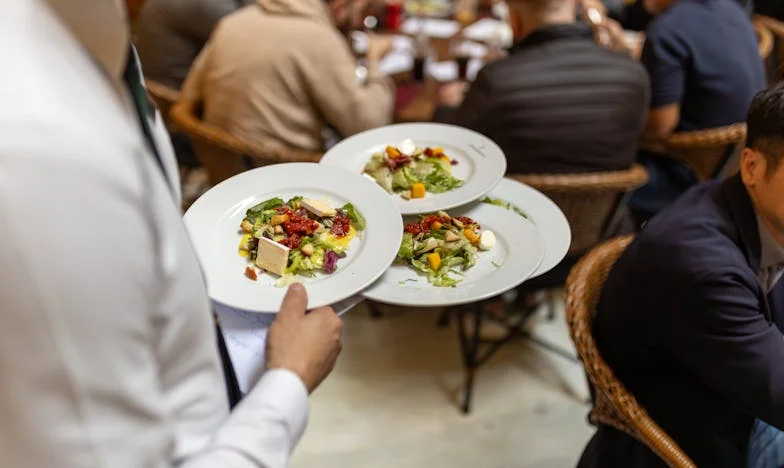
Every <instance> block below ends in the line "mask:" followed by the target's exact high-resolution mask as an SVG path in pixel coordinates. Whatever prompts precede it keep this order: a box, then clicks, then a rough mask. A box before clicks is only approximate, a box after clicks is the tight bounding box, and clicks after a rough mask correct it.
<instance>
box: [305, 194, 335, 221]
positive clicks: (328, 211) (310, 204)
mask: <svg viewBox="0 0 784 468" xmlns="http://www.w3.org/2000/svg"><path fill="white" fill-rule="evenodd" d="M300 203H301V204H302V207H303V208H305V209H306V210H308V211H310V212H311V213H313V214H314V215H316V216H320V217H324V216H335V213H337V212H336V211H335V208H332V207H331V206H329V203H327V202H323V201H321V200H313V199H310V198H306V199H304V200H302V201H301V202H300Z"/></svg>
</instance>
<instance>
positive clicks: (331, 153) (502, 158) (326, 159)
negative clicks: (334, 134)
mask: <svg viewBox="0 0 784 468" xmlns="http://www.w3.org/2000/svg"><path fill="white" fill-rule="evenodd" d="M401 127H419V128H427V127H431V128H432V129H434V131H435V129H437V128H446V129H448V130H449V131H455V132H460V133H465V134H467V135H471V137H473V138H477V139H479V140H480V141H481V142H482V144H483V145H486V146H488V147H489V148H491V149H492V154H493V158H496V157H497V162H498V164H499V168H500V170H499V171H497V173H496V174H494V175H493V177H492V180H491V182H492V183H489V184H487V187H485V188H483V189H481V190H479V189H478V190H476V191H475V194H472V195H471V196H470V197H468V199H465V197H461V198H460V200H462V201H458V200H457V199H456V200H455V201H453V202H448V203H443V204H440V205H438V206H435V207H433V208H427V209H423V208H416V206H417V202H416V201H415V202H414V203H413V204H412V203H411V202H410V201H407V202H405V203H403V202H402V201H400V197H399V196H395V195H393V194H388V193H387V195H389V196H390V198H392V199H393V200H394V201H395V204H396V205H397V207H398V209H399V211H400V213H401V214H402V215H403V216H410V215H418V214H425V213H432V212H435V211H439V210H451V209H454V208H458V207H462V206H465V205H468V204H470V203H472V202H474V201H476V200H479V199H480V198H482V197H484V196H485V195H486V194H487V193H488V192H490V191H491V190H492V189H493V188H494V187H496V186H497V185H498V183H499V182H500V181H501V179H502V178H503V177H504V175H505V174H506V169H507V161H506V155H505V153H504V151H503V150H502V149H501V147H500V146H499V145H498V144H497V143H496V142H494V141H493V140H491V139H490V138H488V137H487V136H485V135H482V134H481V133H479V132H477V131H474V130H471V129H469V128H465V127H460V126H458V125H452V124H446V123H440V122H404V123H395V124H391V125H385V126H383V127H376V128H372V129H369V130H365V131H364V132H360V133H357V134H355V135H352V136H350V137H348V138H345V139H344V140H342V141H340V142H339V143H337V144H336V145H335V146H333V147H332V148H330V149H329V150H327V151H326V152H325V153H324V156H322V158H321V160H320V161H319V164H324V165H326V166H331V167H338V168H343V169H345V170H348V171H350V172H353V171H352V170H351V169H348V168H346V167H345V166H343V165H338V164H335V163H334V162H333V161H334V160H335V159H336V158H338V157H339V156H336V155H337V154H338V151H339V150H340V148H341V146H347V145H348V144H350V143H351V141H352V140H356V139H359V138H363V137H364V138H367V136H368V135H369V134H373V133H381V132H384V131H390V130H391V129H393V128H401ZM381 143H384V142H381ZM387 143H388V142H387ZM466 153H467V154H471V153H468V152H466ZM480 162H481V161H480ZM461 188H462V187H458V188H456V189H453V190H450V191H448V192H445V193H450V192H451V193H454V192H457V191H459V190H460V189H461ZM382 190H383V189H382ZM385 193H386V192H385ZM431 203H432V202H431ZM412 206H413V208H410V209H407V207H412Z"/></svg>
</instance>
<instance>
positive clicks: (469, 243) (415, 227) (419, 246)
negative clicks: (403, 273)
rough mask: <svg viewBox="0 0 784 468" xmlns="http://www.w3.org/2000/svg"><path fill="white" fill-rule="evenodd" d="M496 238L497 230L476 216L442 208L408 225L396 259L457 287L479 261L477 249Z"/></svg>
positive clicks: (438, 283)
mask: <svg viewBox="0 0 784 468" xmlns="http://www.w3.org/2000/svg"><path fill="white" fill-rule="evenodd" d="M495 242H496V239H495V234H493V232H492V231H489V230H482V228H481V226H480V225H479V224H478V223H477V222H475V221H474V220H473V219H471V218H468V217H465V216H459V217H452V216H449V215H448V214H447V213H444V212H443V211H440V212H438V213H437V214H431V215H425V216H420V217H419V219H418V221H417V222H414V223H409V224H406V225H405V227H404V228H403V240H402V242H401V244H400V249H399V250H398V253H397V260H398V261H399V262H402V263H406V264H408V265H410V266H412V267H414V268H415V269H417V270H419V271H421V272H422V273H424V274H425V275H427V279H428V281H429V282H430V283H432V284H433V285H434V286H439V287H454V286H456V285H457V284H458V283H459V282H460V281H461V279H460V278H459V276H462V274H463V272H465V271H466V270H468V269H469V268H471V267H473V266H474V265H476V262H477V260H478V252H479V251H480V250H491V249H492V248H493V247H494V246H495Z"/></svg>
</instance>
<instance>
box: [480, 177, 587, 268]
mask: <svg viewBox="0 0 784 468" xmlns="http://www.w3.org/2000/svg"><path fill="white" fill-rule="evenodd" d="M502 185H506V186H507V187H508V188H510V189H512V190H517V189H520V190H522V191H523V192H525V195H524V196H526V197H530V198H533V199H537V200H538V201H539V202H541V203H542V204H543V205H547V206H546V207H544V206H542V210H540V209H539V208H534V209H533V211H532V210H531V208H530V206H519V208H520V209H521V210H523V211H524V212H525V213H526V214H528V215H530V216H531V218H532V219H529V221H532V222H533V224H534V225H535V226H536V227H537V228H538V229H539V231H540V232H542V233H544V232H545V231H548V232H549V230H547V229H546V228H547V227H548V226H549V225H551V224H552V226H550V227H555V226H554V225H555V224H558V225H559V226H560V227H563V228H565V229H566V241H567V242H566V245H565V246H561V245H558V246H557V247H559V248H558V249H557V250H555V249H552V248H550V247H554V246H551V245H549V244H548V242H547V239H548V237H545V236H544V234H543V238H544V241H545V244H548V245H546V249H545V255H544V259H542V263H541V264H540V265H539V268H538V269H537V271H536V272H535V273H534V274H533V275H531V277H530V278H528V279H529V280H530V279H532V278H536V277H539V276H541V275H543V274H545V273H547V272H549V271H550V270H552V269H553V268H555V267H556V266H557V265H558V264H559V263H561V261H562V260H563V259H564V258H566V256H567V254H568V253H569V247H570V246H571V245H572V227H571V226H570V225H569V220H568V219H567V218H566V215H565V214H564V213H563V211H562V210H561V208H560V207H558V205H557V204H556V203H555V202H554V201H552V200H551V199H550V198H549V197H548V196H547V195H545V194H544V193H542V192H540V191H539V190H537V189H535V188H534V187H531V186H530V185H528V184H526V183H524V182H520V181H519V180H516V179H513V178H510V177H504V178H503V179H502V180H501V181H500V182H499V183H498V185H496V186H495V187H493V189H492V190H490V192H488V193H487V194H486V195H487V196H492V194H491V192H493V191H495V190H504V188H503V187H502ZM499 198H504V196H503V195H500V194H499ZM507 201H510V202H512V200H507ZM533 206H534V207H535V206H536V204H533ZM545 209H552V212H553V213H554V214H555V215H556V216H557V218H558V220H557V222H554V223H547V222H545V223H541V222H537V218H539V219H541V218H540V217H539V216H538V215H540V214H544V213H543V211H544V210H545ZM553 252H558V253H557V254H555V255H552V254H553ZM551 255H552V256H551ZM548 257H549V258H548ZM556 258H557V259H556ZM545 260H549V262H545ZM548 263H552V264H551V265H548ZM526 281H528V280H526Z"/></svg>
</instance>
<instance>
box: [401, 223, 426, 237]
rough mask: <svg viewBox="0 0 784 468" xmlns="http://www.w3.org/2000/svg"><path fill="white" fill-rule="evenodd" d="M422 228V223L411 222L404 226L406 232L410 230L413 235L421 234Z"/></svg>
mask: <svg viewBox="0 0 784 468" xmlns="http://www.w3.org/2000/svg"><path fill="white" fill-rule="evenodd" d="M422 230H423V229H422V225H421V224H419V223H409V224H406V225H405V227H403V231H404V232H410V233H411V234H413V235H417V234H419V233H420V232H422Z"/></svg>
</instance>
